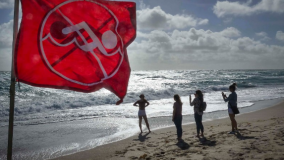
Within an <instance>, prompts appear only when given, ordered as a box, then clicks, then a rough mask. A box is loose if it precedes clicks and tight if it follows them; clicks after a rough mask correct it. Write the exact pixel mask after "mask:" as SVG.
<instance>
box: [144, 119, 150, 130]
mask: <svg viewBox="0 0 284 160" xmlns="http://www.w3.org/2000/svg"><path fill="white" fill-rule="evenodd" d="M143 119H144V121H145V123H146V126H147V128H148V130H149V132H151V130H150V126H149V123H148V119H147V116H143Z"/></svg>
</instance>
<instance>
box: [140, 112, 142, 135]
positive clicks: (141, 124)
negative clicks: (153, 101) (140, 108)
mask: <svg viewBox="0 0 284 160" xmlns="http://www.w3.org/2000/svg"><path fill="white" fill-rule="evenodd" d="M139 128H140V131H141V133H142V116H139Z"/></svg>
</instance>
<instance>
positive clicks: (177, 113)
mask: <svg viewBox="0 0 284 160" xmlns="http://www.w3.org/2000/svg"><path fill="white" fill-rule="evenodd" d="M174 100H175V103H174V107H173V109H174V110H173V118H172V121H173V122H174V123H175V126H176V128H177V139H178V141H181V140H182V125H181V124H182V102H181V100H180V97H179V95H178V94H176V95H174Z"/></svg>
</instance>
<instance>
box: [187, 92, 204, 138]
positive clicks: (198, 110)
mask: <svg viewBox="0 0 284 160" xmlns="http://www.w3.org/2000/svg"><path fill="white" fill-rule="evenodd" d="M194 96H195V98H194V100H193V101H191V95H190V96H189V104H190V106H194V107H193V111H194V119H195V123H196V131H197V135H196V137H198V138H199V137H200V136H201V137H204V127H203V124H202V115H203V110H202V107H201V105H202V104H203V94H202V92H201V91H200V90H197V91H195V94H194ZM200 131H201V134H200Z"/></svg>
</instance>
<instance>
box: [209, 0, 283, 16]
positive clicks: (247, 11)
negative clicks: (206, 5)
mask: <svg viewBox="0 0 284 160" xmlns="http://www.w3.org/2000/svg"><path fill="white" fill-rule="evenodd" d="M251 2H252V1H251V0H250V1H247V2H246V3H241V2H238V1H237V2H229V1H217V3H216V4H215V5H214V7H213V12H214V13H215V14H216V16H217V17H219V18H220V17H225V16H230V15H232V16H250V15H253V14H259V13H262V12H272V13H284V10H283V8H284V1H283V0H262V1H260V2H259V3H257V4H255V5H253V6H251V5H250V4H251Z"/></svg>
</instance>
